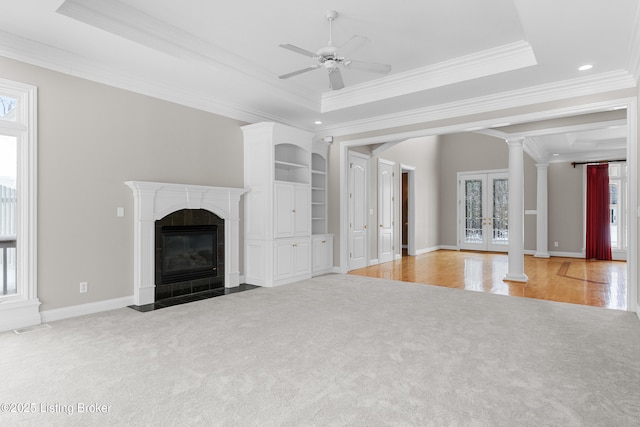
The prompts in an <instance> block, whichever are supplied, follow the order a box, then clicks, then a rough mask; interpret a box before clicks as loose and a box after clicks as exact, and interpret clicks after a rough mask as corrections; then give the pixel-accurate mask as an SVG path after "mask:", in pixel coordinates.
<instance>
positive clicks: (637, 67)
mask: <svg viewBox="0 0 640 427" xmlns="http://www.w3.org/2000/svg"><path fill="white" fill-rule="evenodd" d="M627 70H629V73H631V75H632V76H633V78H634V79H635V81H636V82H639V81H640V7H638V10H637V11H636V17H635V20H634V24H633V32H632V33H631V41H630V43H629V53H628V60H627Z"/></svg>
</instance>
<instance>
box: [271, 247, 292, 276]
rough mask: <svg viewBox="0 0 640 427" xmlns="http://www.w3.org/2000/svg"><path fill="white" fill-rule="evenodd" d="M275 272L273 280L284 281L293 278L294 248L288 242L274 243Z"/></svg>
mask: <svg viewBox="0 0 640 427" xmlns="http://www.w3.org/2000/svg"><path fill="white" fill-rule="evenodd" d="M274 247H275V272H274V275H275V277H274V279H276V280H280V279H286V278H287V277H291V276H293V266H294V259H295V248H296V247H295V246H294V243H293V242H291V241H290V240H288V241H285V242H276V243H275V245H274Z"/></svg>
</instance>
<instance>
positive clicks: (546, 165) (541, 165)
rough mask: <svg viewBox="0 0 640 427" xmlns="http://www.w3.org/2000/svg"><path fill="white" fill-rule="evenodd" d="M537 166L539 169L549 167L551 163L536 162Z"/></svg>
mask: <svg viewBox="0 0 640 427" xmlns="http://www.w3.org/2000/svg"><path fill="white" fill-rule="evenodd" d="M536 167H537V168H538V170H541V169H548V168H549V163H536Z"/></svg>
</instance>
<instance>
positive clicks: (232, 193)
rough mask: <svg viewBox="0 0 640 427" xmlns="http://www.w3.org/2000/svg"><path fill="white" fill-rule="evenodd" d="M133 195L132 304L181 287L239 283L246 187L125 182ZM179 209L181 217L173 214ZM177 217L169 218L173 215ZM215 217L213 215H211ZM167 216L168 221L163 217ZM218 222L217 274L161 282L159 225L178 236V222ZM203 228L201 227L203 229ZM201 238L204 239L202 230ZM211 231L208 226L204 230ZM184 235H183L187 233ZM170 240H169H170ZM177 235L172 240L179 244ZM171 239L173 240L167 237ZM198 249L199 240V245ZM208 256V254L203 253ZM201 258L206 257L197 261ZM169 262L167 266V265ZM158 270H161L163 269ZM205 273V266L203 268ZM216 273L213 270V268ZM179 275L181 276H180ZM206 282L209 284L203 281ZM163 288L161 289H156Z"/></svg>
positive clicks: (176, 291)
mask: <svg viewBox="0 0 640 427" xmlns="http://www.w3.org/2000/svg"><path fill="white" fill-rule="evenodd" d="M125 184H127V186H129V187H130V188H131V190H132V191H133V196H134V214H133V217H134V218H133V219H134V230H133V231H134V247H133V294H134V305H137V306H142V305H146V304H150V303H153V302H155V300H156V297H158V298H159V299H163V298H168V297H169V296H168V295H172V296H173V295H176V294H180V293H181V292H185V293H186V292H187V288H189V292H193V291H194V289H195V292H199V290H205V289H204V288H205V286H206V287H209V289H212V288H213V287H216V286H220V287H225V288H232V287H236V286H238V285H239V284H240V271H239V270H240V268H239V267H240V198H241V196H242V195H243V194H244V193H245V192H246V191H247V190H245V189H243V188H229V187H209V186H203V185H187V184H170V183H162V182H147V181H127V182H126V183H125ZM174 213H177V216H173V215H172V214H174ZM172 217H173V219H167V218H172ZM180 217H182V219H178V218H180ZM212 217H215V219H213V220H212V219H211V218H212ZM163 221H165V222H163ZM183 226H188V227H197V226H215V227H216V231H215V238H216V243H215V246H214V247H215V251H216V255H215V257H213V256H211V257H210V258H211V260H214V259H215V260H216V261H214V262H212V264H211V271H214V270H213V268H216V270H215V272H216V275H215V276H213V275H211V276H208V277H201V278H192V279H190V280H189V281H190V282H191V283H190V284H186V283H184V282H186V281H187V280H184V281H177V282H173V280H174V279H175V277H174V278H172V279H170V280H171V281H172V283H163V281H166V279H162V278H161V273H162V268H163V265H162V264H160V266H159V265H158V263H157V261H156V259H157V257H156V255H157V253H158V252H161V251H163V250H164V248H163V247H158V246H157V243H158V241H159V240H160V241H162V237H161V238H158V237H157V235H156V232H157V231H158V228H157V227H160V231H162V227H178V228H173V229H171V228H168V229H167V231H170V232H178V234H173V235H172V236H170V237H177V236H178V235H179V233H181V232H182V231H184V230H180V229H179V228H180V227H183ZM200 231H202V230H200ZM200 231H196V233H195V234H196V235H198V234H199V235H200V237H198V239H204V238H205V237H203V234H202V233H201V232H200ZM207 233H209V236H210V238H212V235H211V234H210V230H208V231H206V233H205V234H207ZM183 237H184V236H183ZM169 240H171V239H169ZM176 241H179V239H178V240H174V242H173V243H175V242H176ZM169 243H171V242H169ZM195 246H196V248H193V249H196V252H197V247H198V246H199V244H198V243H196V244H195ZM205 258H206V257H205ZM198 262H202V260H199V261H198ZM167 268H168V267H165V270H166V269H167ZM159 270H160V272H159ZM168 270H173V271H169V273H170V276H171V274H173V273H178V272H180V273H179V274H182V273H184V271H183V270H185V269H184V268H178V267H176V268H175V269H173V267H171V268H168ZM200 273H202V271H201V272H200ZM210 274H212V273H210ZM178 280H180V279H178ZM205 281H206V284H205ZM156 288H160V289H159V290H160V293H157V291H158V289H156Z"/></svg>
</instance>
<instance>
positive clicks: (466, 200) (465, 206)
mask: <svg viewBox="0 0 640 427" xmlns="http://www.w3.org/2000/svg"><path fill="white" fill-rule="evenodd" d="M459 185H460V188H459V191H458V194H459V199H458V205H459V208H460V214H459V218H460V223H459V235H460V249H469V250H479V251H493V252H507V251H508V250H509V226H508V212H509V174H508V173H507V172H496V173H481V174H461V175H460V182H459Z"/></svg>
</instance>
